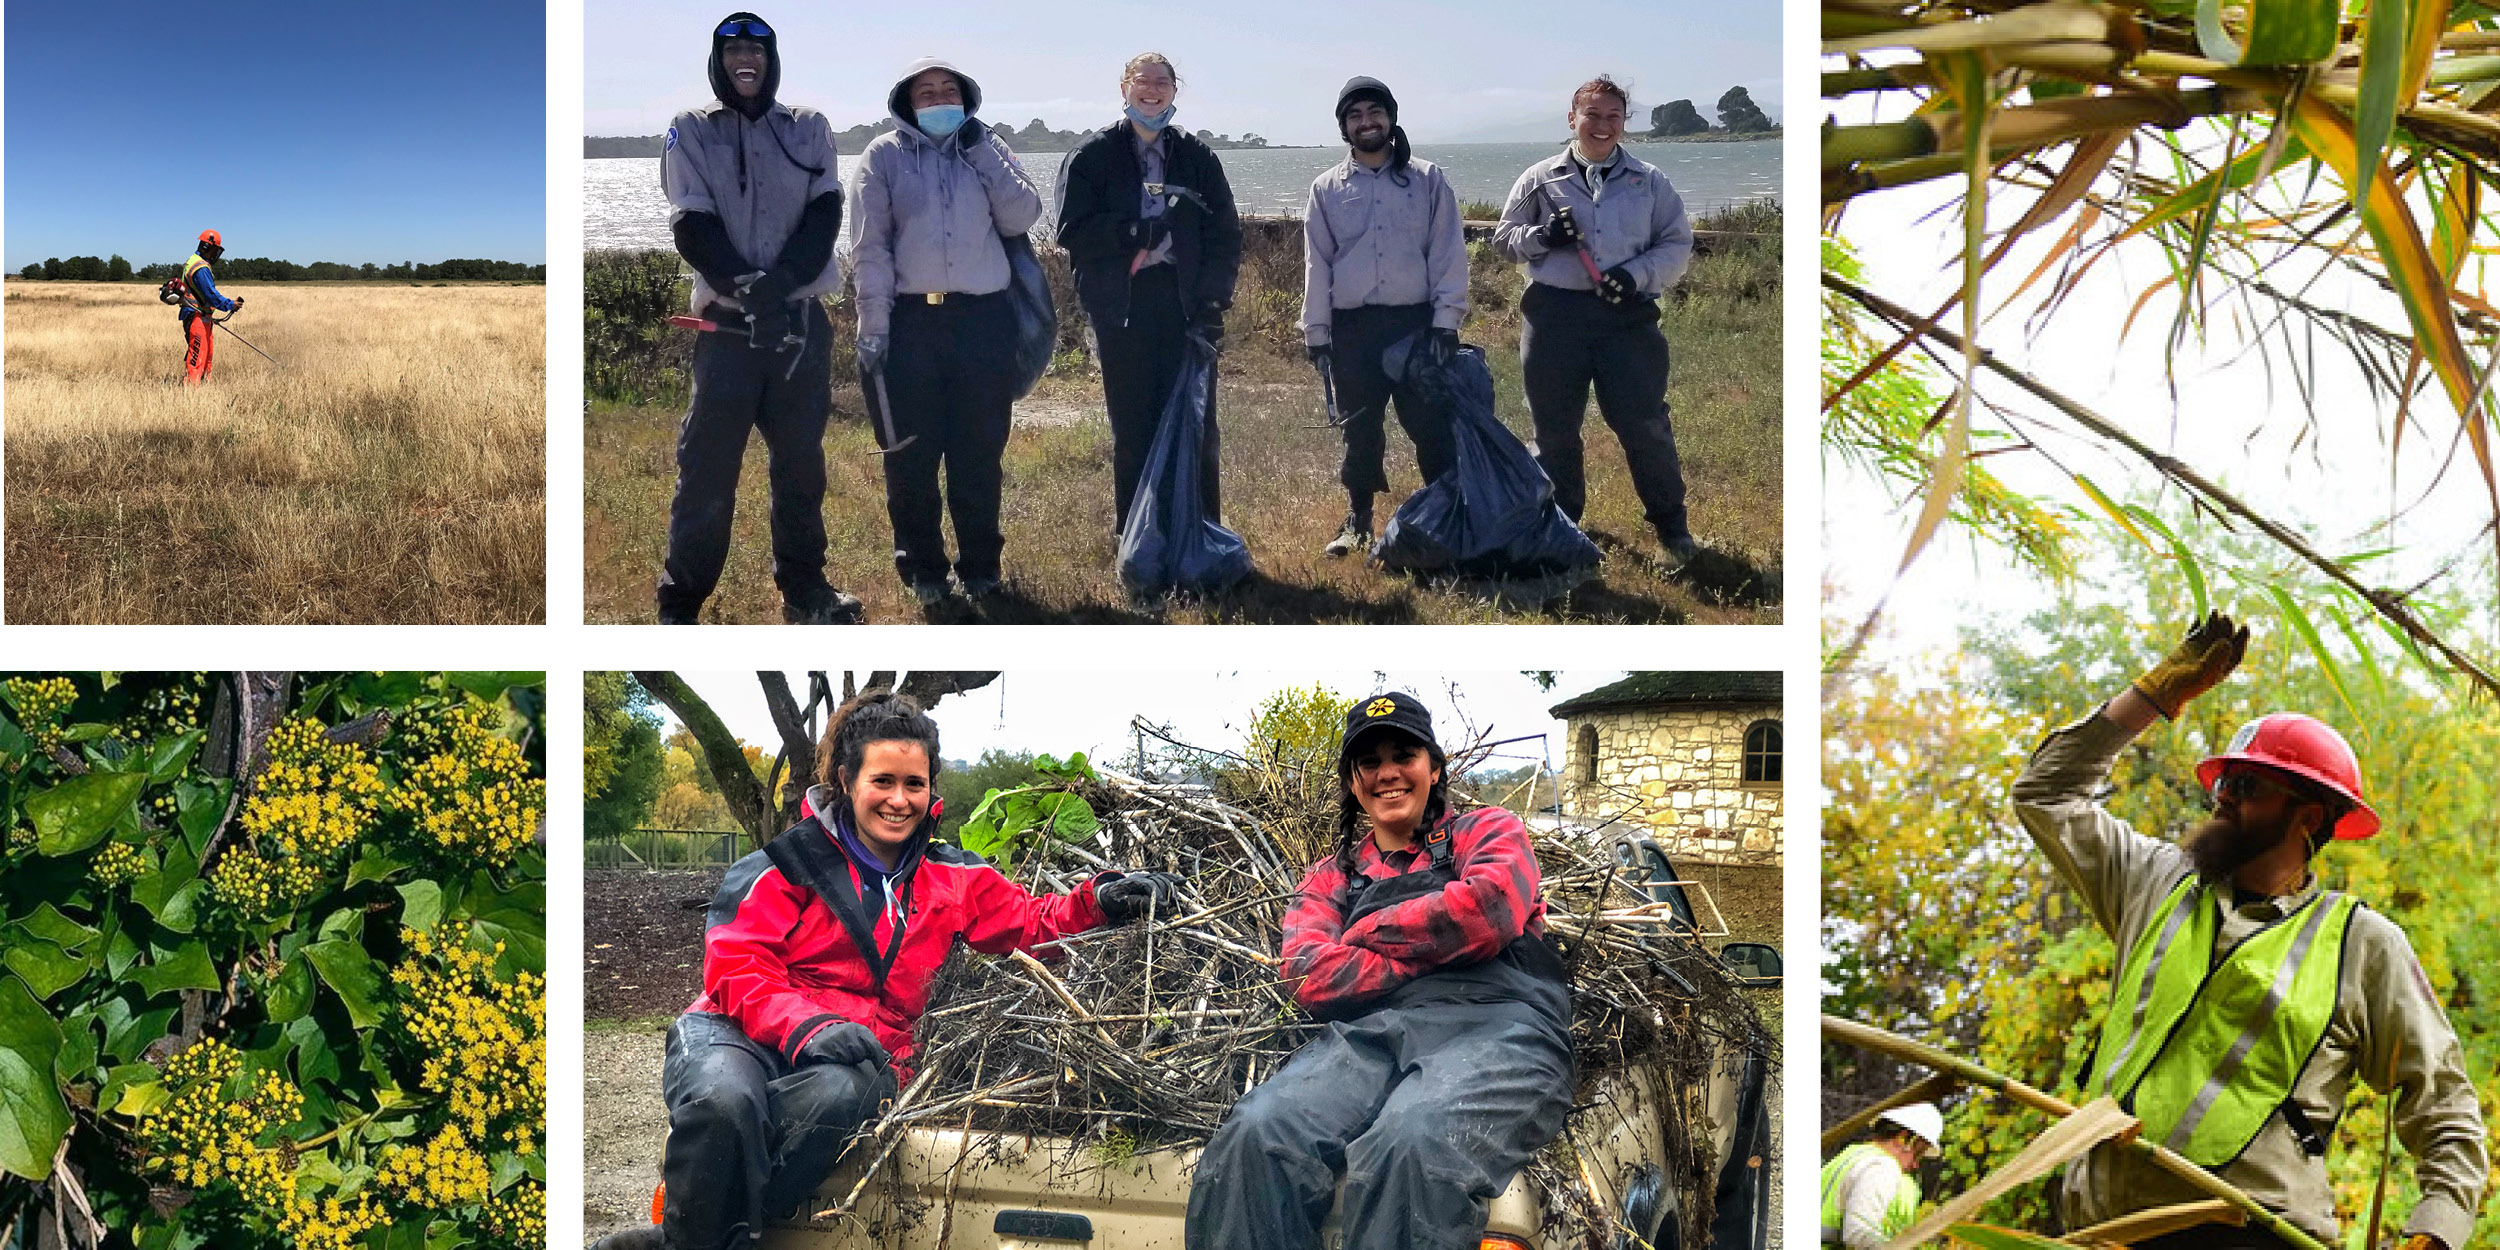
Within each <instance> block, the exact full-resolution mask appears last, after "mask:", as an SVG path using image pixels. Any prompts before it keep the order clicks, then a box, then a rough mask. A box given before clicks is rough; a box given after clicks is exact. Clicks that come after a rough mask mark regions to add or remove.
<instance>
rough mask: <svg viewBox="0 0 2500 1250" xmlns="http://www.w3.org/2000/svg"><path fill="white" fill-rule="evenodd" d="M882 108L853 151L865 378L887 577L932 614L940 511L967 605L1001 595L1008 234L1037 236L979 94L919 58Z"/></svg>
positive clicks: (1034, 202) (1009, 337)
mask: <svg viewBox="0 0 2500 1250" xmlns="http://www.w3.org/2000/svg"><path fill="white" fill-rule="evenodd" d="M886 109H887V111H888V112H889V113H891V114H892V115H893V119H894V128H893V129H892V130H889V131H887V132H886V133H884V134H881V135H879V136H877V137H876V138H875V139H874V140H873V141H871V142H870V143H869V144H868V148H867V150H866V151H865V152H863V153H861V155H860V162H859V163H860V173H859V190H858V196H857V201H858V209H857V212H856V213H855V214H854V215H853V217H852V230H853V233H852V239H851V250H852V264H853V265H855V266H856V267H857V270H858V278H859V375H860V384H861V386H862V388H863V389H864V390H865V391H866V392H867V394H868V402H869V405H870V407H871V409H872V410H874V411H873V413H872V415H874V416H875V417H876V419H877V421H878V429H879V438H880V441H881V442H882V444H883V447H884V451H885V507H886V515H887V517H888V518H889V519H890V520H891V521H892V522H893V525H894V570H895V572H897V573H899V574H901V576H902V579H903V582H904V584H906V585H908V586H910V587H911V589H912V594H913V596H914V597H915V598H917V599H918V600H919V601H920V604H921V606H922V607H924V608H925V607H935V606H937V605H938V604H939V603H941V602H943V601H944V600H945V599H946V597H947V595H948V593H949V590H950V587H949V584H948V581H947V561H946V536H945V533H944V531H943V530H942V529H941V528H940V525H939V521H940V515H939V513H940V509H941V507H943V508H944V509H945V510H946V511H948V512H951V513H952V514H953V516H954V518H955V541H956V543H957V545H958V550H957V552H956V558H955V574H956V575H957V576H958V577H960V578H961V579H962V580H963V589H964V593H965V594H967V595H970V596H971V597H973V598H975V599H982V598H987V597H989V596H991V595H994V594H996V593H998V589H999V553H1000V552H1001V550H1003V549H1004V548H1005V547H1006V544H1007V540H1006V537H1005V536H1004V535H1003V534H1001V533H1000V532H999V527H998V510H999V493H1000V490H1001V487H1002V485H1003V481H1002V478H1003V473H1002V470H1001V468H1000V464H999V462H1000V461H1001V460H1002V459H1003V458H1004V457H1005V456H1006V454H1007V431H1008V422H1009V417H1010V415H1011V414H1012V412H1013V409H1014V407H1015V401H1016V385H1017V381H1018V379H1017V376H1016V368H1015V345H1016V342H1017V334H1016V313H1015V309H1014V307H1013V305H1012V301H1011V300H1010V299H1009V297H1008V294H1007V288H1008V285H1009V283H1010V282H1011V280H1012V276H1013V275H1012V271H1011V268H1010V266H1009V264H1008V259H1007V248H1006V245H1005V244H1004V243H1003V242H1002V241H1001V236H1006V235H1020V234H1023V233H1024V232H1025V231H1027V230H1030V229H1032V228H1033V223H1034V222H1036V221H1039V220H1040V219H1041V216H1042V197H1041V195H1040V194H1039V193H1038V192H1036V191H1035V190H1034V189H1033V182H1032V180H1031V179H1030V178H1028V177H1026V176H1025V172H1024V168H1023V166H1021V165H1019V164H1017V163H1016V156H1015V153H1014V152H1012V151H1010V150H1008V147H1007V144H1006V141H1005V140H1003V139H1001V138H1000V137H999V135H998V132H997V131H995V130H992V129H991V128H990V127H989V126H988V125H987V124H985V123H984V122H982V121H981V119H980V118H979V117H978V116H976V114H978V113H979V112H980V109H981V86H980V84H979V83H976V82H974V81H973V80H972V78H971V77H970V76H969V75H966V74H965V73H964V72H963V71H962V70H959V69H957V68H955V66H953V65H952V64H949V63H948V62H946V61H943V60H939V59H937V58H935V57H927V58H923V59H921V60H918V61H915V62H913V63H912V64H911V65H910V66H909V67H908V68H906V69H905V70H904V71H903V76H902V77H901V78H900V79H898V80H897V81H896V82H895V84H894V90H893V91H892V93H890V94H889V95H888V96H887V97H886ZM941 466H943V467H944V469H945V471H946V489H945V492H944V494H943V495H941V494H940V493H939V489H938V470H939V468H940V467H941Z"/></svg>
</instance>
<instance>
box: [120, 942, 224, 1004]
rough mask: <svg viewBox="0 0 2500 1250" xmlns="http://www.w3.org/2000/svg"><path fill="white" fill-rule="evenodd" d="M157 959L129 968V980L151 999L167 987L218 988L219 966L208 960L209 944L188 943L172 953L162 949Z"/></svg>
mask: <svg viewBox="0 0 2500 1250" xmlns="http://www.w3.org/2000/svg"><path fill="white" fill-rule="evenodd" d="M154 953H155V959H154V960H153V961H152V962H150V963H147V964H145V965H142V966H140V967H136V968H133V969H131V970H130V976H129V977H128V980H129V982H130V983H131V984H132V985H136V986H138V987H139V989H140V991H141V992H142V993H144V994H146V995H147V996H148V997H150V998H154V997H156V996H157V995H159V994H162V993H165V992H166V991H168V990H213V989H216V988H218V986H219V984H220V982H219V981H218V980H217V967H216V965H214V964H212V963H210V962H209V960H208V944H207V943H205V942H185V943H183V944H182V945H181V946H178V947H176V948H174V950H173V952H172V953H171V954H167V953H166V952H164V951H162V950H158V951H156V952H154Z"/></svg>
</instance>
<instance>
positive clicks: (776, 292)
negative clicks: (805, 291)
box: [737, 269, 799, 312]
mask: <svg viewBox="0 0 2500 1250" xmlns="http://www.w3.org/2000/svg"><path fill="white" fill-rule="evenodd" d="M798 289H799V283H798V279H796V278H793V277H791V276H789V275H788V274H785V273H783V272H781V271H780V270H778V269H759V270H757V271H755V272H754V273H751V274H748V275H747V276H745V277H743V278H740V279H738V292H737V294H738V306H739V307H741V308H744V309H746V310H747V311H748V312H756V311H758V310H761V309H766V308H779V307H781V306H782V305H783V304H787V303H789V302H790V296H791V295H792V294H794V293H795V292H797V291H798Z"/></svg>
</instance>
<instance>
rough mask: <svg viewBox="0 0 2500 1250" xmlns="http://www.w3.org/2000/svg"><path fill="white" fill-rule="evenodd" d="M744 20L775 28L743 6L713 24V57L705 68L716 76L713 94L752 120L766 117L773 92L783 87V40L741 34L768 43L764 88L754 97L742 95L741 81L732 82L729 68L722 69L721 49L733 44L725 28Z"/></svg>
mask: <svg viewBox="0 0 2500 1250" xmlns="http://www.w3.org/2000/svg"><path fill="white" fill-rule="evenodd" d="M742 19H743V20H745V21H750V22H754V23H756V24H757V25H759V26H763V27H764V28H765V29H767V30H769V29H771V28H772V23H770V22H767V21H765V20H764V19H763V18H760V17H757V16H756V15H754V14H752V13H749V12H747V11H745V10H743V9H741V10H739V11H738V12H735V13H732V14H730V15H729V16H727V17H724V18H722V19H721V20H719V21H717V22H714V23H712V59H711V60H710V61H708V62H706V63H705V64H704V69H705V70H706V71H707V72H708V73H709V74H710V76H711V79H712V94H713V95H715V96H717V97H719V98H720V102H721V103H723V104H726V105H728V106H729V107H731V108H733V109H736V110H738V111H739V112H740V113H742V114H745V115H746V116H747V117H748V118H749V119H750V120H752V119H754V118H758V117H762V116H763V115H764V110H766V109H769V108H771V107H772V106H773V94H774V93H775V92H777V91H779V90H780V89H781V40H780V39H779V38H778V37H777V36H774V35H764V36H762V37H760V38H759V37H757V36H754V35H740V36H738V38H741V39H754V40H755V41H756V42H757V43H760V44H763V45H764V87H763V90H761V91H758V92H756V93H755V98H754V99H752V100H750V99H747V98H746V97H744V96H742V95H739V94H738V84H736V83H733V82H731V81H729V71H728V70H725V69H723V68H721V63H720V54H721V50H722V49H724V48H726V47H728V46H729V39H730V37H729V36H727V35H724V34H722V33H720V32H721V28H722V27H725V26H727V25H729V24H730V23H731V22H735V21H739V20H742Z"/></svg>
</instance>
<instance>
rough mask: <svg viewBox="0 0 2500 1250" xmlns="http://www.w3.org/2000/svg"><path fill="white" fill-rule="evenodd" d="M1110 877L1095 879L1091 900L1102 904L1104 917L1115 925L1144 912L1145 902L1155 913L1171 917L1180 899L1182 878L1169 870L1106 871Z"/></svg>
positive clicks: (1099, 904)
mask: <svg viewBox="0 0 2500 1250" xmlns="http://www.w3.org/2000/svg"><path fill="white" fill-rule="evenodd" d="M1105 875H1106V876H1108V877H1110V879H1109V880H1107V881H1106V880H1097V881H1096V882H1095V883H1094V903H1095V905H1096V906H1098V907H1100V908H1102V915H1103V919H1105V920H1108V921H1110V922H1111V923H1113V924H1115V925H1121V924H1127V923H1129V922H1130V921H1132V920H1135V919H1137V918H1138V917H1139V916H1143V915H1145V914H1146V905H1147V904H1148V903H1150V902H1151V903H1152V904H1153V905H1154V913H1155V915H1157V916H1162V917H1167V918H1168V917H1170V916H1171V915H1172V914H1173V907H1174V905H1175V904H1177V903H1178V902H1179V901H1180V896H1181V879H1180V878H1179V877H1177V876H1174V875H1173V874H1171V873H1168V872H1127V873H1114V874H1105Z"/></svg>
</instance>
